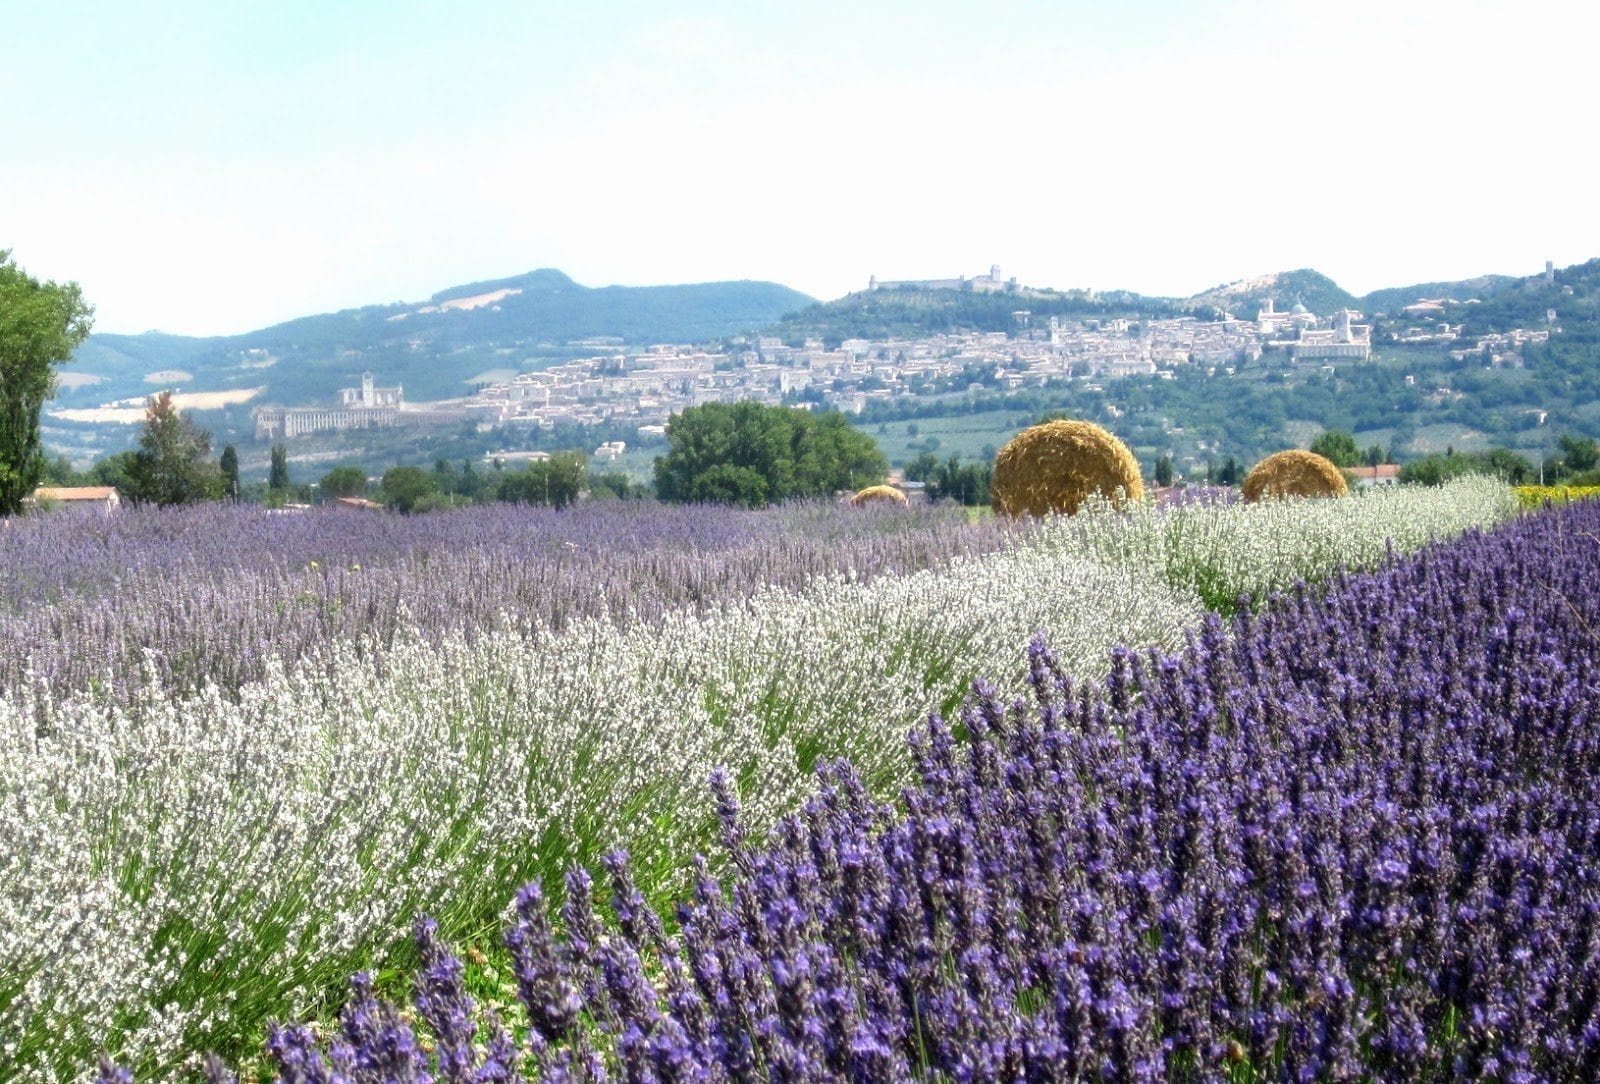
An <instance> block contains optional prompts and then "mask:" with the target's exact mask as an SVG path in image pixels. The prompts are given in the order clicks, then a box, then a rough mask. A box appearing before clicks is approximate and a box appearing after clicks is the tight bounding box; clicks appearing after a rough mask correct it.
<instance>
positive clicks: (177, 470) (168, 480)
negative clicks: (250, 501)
mask: <svg viewBox="0 0 1600 1084" xmlns="http://www.w3.org/2000/svg"><path fill="white" fill-rule="evenodd" d="M210 455H211V434H210V433H208V432H206V431H205V430H204V429H201V428H200V427H199V426H197V425H196V424H195V423H194V419H192V418H189V417H187V416H186V415H184V414H182V413H181V412H180V411H179V410H178V408H177V407H176V406H175V405H173V402H172V393H171V392H166V391H164V392H162V393H161V394H160V395H157V396H156V397H155V398H153V399H151V400H150V403H149V405H148V406H146V407H145V412H144V432H143V433H141V434H140V435H139V447H138V449H137V450H136V451H135V452H134V453H133V460H132V462H131V463H129V465H128V475H129V483H130V484H131V491H130V493H129V494H128V495H129V496H130V497H132V498H133V499H134V500H135V501H141V502H148V503H150V504H154V505H156V506H157V507H160V508H166V507H169V506H171V505H174V504H192V503H194V502H196V501H205V500H216V499H218V498H220V497H221V496H222V495H223V482H222V469H221V468H220V467H219V466H218V465H217V464H215V463H213V462H211V460H210Z"/></svg>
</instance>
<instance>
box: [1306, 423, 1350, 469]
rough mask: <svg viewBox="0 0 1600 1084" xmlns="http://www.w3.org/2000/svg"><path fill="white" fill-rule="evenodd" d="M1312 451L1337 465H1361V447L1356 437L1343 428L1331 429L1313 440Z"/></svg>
mask: <svg viewBox="0 0 1600 1084" xmlns="http://www.w3.org/2000/svg"><path fill="white" fill-rule="evenodd" d="M1311 451H1313V452H1315V453H1316V454H1317V455H1320V456H1321V457H1322V458H1324V459H1326V460H1327V461H1328V462H1330V463H1332V464H1333V465H1334V466H1336V467H1356V466H1360V465H1361V449H1360V447H1359V446H1358V445H1357V444H1356V438H1355V437H1354V436H1352V435H1351V434H1349V433H1346V432H1345V431H1344V430H1343V429H1329V430H1328V431H1326V432H1325V433H1323V434H1322V435H1321V436H1320V437H1318V438H1317V439H1316V440H1314V441H1312V442H1311Z"/></svg>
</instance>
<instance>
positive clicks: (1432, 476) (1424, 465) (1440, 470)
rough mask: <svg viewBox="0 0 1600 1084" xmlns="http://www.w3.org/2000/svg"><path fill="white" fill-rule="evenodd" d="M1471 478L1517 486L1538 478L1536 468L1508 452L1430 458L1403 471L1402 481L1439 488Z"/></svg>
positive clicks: (1446, 455) (1504, 450)
mask: <svg viewBox="0 0 1600 1084" xmlns="http://www.w3.org/2000/svg"><path fill="white" fill-rule="evenodd" d="M1469 474H1484V475H1489V476H1490V477H1494V478H1499V479H1500V480H1502V481H1504V482H1507V483H1509V484H1511V485H1514V486H1520V485H1525V484H1527V483H1528V482H1530V481H1532V480H1534V479H1536V478H1537V477H1538V471H1537V470H1536V469H1535V468H1534V466H1533V464H1531V463H1529V462H1528V461H1527V460H1526V459H1524V458H1523V457H1522V456H1520V455H1517V454H1516V453H1515V452H1513V451H1510V450H1508V449H1505V448H1495V449H1493V450H1491V451H1488V452H1470V453H1462V454H1459V455H1458V454H1456V453H1454V452H1448V453H1446V454H1445V455H1430V456H1424V457H1423V458H1421V459H1419V460H1416V461H1415V462H1413V463H1407V464H1406V465H1405V466H1403V467H1401V468H1400V481H1402V482H1411V483H1416V484H1418V485H1427V486H1438V485H1444V484H1445V483H1446V482H1450V481H1454V480H1455V479H1457V478H1464V477H1466V476H1467V475H1469Z"/></svg>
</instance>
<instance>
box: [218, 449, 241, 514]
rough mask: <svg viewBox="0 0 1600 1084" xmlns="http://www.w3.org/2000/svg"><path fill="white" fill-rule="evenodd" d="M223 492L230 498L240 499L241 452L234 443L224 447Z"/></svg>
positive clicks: (222, 461)
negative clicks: (235, 447)
mask: <svg viewBox="0 0 1600 1084" xmlns="http://www.w3.org/2000/svg"><path fill="white" fill-rule="evenodd" d="M218 465H219V466H220V467H221V468H222V492H223V494H224V496H226V497H227V498H228V499H229V500H238V499H239V453H238V452H237V451H235V450H234V447H233V445H231V444H230V445H228V446H227V447H226V448H224V449H222V460H221V462H220V463H219V464H218Z"/></svg>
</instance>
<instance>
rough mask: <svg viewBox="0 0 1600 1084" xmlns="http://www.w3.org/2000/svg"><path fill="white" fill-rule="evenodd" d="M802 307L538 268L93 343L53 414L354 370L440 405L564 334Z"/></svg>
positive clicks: (709, 289)
mask: <svg viewBox="0 0 1600 1084" xmlns="http://www.w3.org/2000/svg"><path fill="white" fill-rule="evenodd" d="M812 301H813V299H812V298H810V297H808V296H806V295H805V294H802V293H800V292H798V291H796V290H791V289H789V288H788V287H786V286H780V285H777V284H775V283H770V282H713V283H703V284H699V285H691V286H606V287H601V288H598V289H597V288H591V287H587V286H582V285H579V284H578V283H576V282H573V281H572V279H570V278H568V277H567V276H566V275H564V274H562V273H561V272H560V271H556V270H552V269H548V268H547V269H542V270H538V271H532V272H529V273H528V274H526V275H519V276H517V277H515V278H508V279H496V280H493V281H488V282H476V283H471V284H469V285H464V286H455V287H451V288H450V289H447V290H441V291H439V292H438V293H436V294H434V295H433V296H432V297H430V298H429V299H428V300H427V301H425V302H417V303H412V304H395V305H369V306H365V307H363V308H357V309H346V310H344V311H342V312H335V313H326V314H322V315H318V316H307V317H302V318H300V319H297V320H290V321H288V322H286V323H282V324H277V325H274V326H272V327H268V328H263V329H261V330H259V331H252V332H247V333H245V334H242V335H231V336H226V337H219V338H189V337H186V336H181V335H167V334H161V333H150V334H146V335H93V336H91V337H90V338H89V340H88V341H87V342H86V343H85V344H84V345H83V346H82V347H81V348H80V349H79V351H78V353H77V355H76V356H75V358H74V359H73V361H74V364H72V365H69V366H66V367H64V368H63V369H62V370H61V375H62V376H63V378H64V379H63V387H62V391H61V394H60V395H59V396H58V398H57V402H56V403H55V404H54V405H53V406H54V407H56V408H61V407H65V408H75V407H85V406H95V405H100V404H104V403H107V402H110V401H114V400H121V399H127V398H132V397H143V396H145V395H148V394H150V393H152V392H154V391H157V390H159V389H160V388H163V387H170V386H172V385H174V384H176V385H179V386H180V387H181V388H182V390H183V391H185V392H208V393H225V392H230V391H233V392H238V391H242V390H245V389H254V388H260V389H262V390H261V391H259V392H258V393H257V394H256V395H255V396H254V397H253V398H252V399H251V400H250V402H251V405H252V406H255V405H261V404H265V403H277V404H283V405H289V406H294V405H302V404H312V403H327V402H330V401H331V400H332V399H333V397H334V395H335V394H336V393H337V391H338V389H339V388H342V387H349V386H351V385H353V384H355V383H357V382H358V381H359V379H360V375H361V373H362V372H363V371H365V370H371V371H372V372H374V373H375V374H376V375H377V379H378V383H379V384H381V385H385V386H390V385H395V384H399V385H402V386H403V387H404V388H405V393H406V398H407V399H408V400H411V401H426V400H435V399H446V398H454V397H458V396H462V395H466V394H469V393H470V392H471V390H472V386H471V381H472V380H473V378H474V377H475V376H477V375H479V374H481V373H482V372H484V371H486V370H494V369H506V368H510V369H529V368H538V367H539V366H540V365H541V364H547V363H548V362H550V361H554V360H560V359H562V358H566V357H570V356H572V355H573V354H574V353H583V352H592V348H589V347H585V346H582V345H574V344H575V343H577V342H578V340H584V339H591V338H596V337H606V338H614V339H617V340H620V341H622V342H625V343H627V344H629V345H633V346H639V345H647V344H650V343H658V342H682V343H692V342H704V341H707V340H712V339H718V338H722V337H724V336H729V335H736V334H741V333H745V332H749V331H753V330H755V329H757V328H760V327H762V326H764V325H767V324H770V323H772V322H773V321H774V320H776V319H777V318H778V317H780V316H781V315H783V314H784V313H786V312H791V311H793V310H795V309H799V308H802V307H804V306H806V305H808V304H811V303H812Z"/></svg>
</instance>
